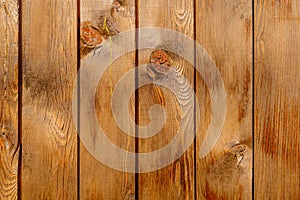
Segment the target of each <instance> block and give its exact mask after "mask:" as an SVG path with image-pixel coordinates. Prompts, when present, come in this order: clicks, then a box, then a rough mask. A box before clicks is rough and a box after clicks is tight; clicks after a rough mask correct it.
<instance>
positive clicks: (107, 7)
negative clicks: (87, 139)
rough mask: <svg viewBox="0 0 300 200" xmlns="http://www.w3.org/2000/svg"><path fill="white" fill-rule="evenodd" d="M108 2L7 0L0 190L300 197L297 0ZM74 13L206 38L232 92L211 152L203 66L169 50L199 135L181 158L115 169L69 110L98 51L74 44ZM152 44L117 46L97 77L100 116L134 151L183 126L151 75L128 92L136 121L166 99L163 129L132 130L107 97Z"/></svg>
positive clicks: (35, 195) (101, 195)
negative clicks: (117, 53)
mask: <svg viewBox="0 0 300 200" xmlns="http://www.w3.org/2000/svg"><path fill="white" fill-rule="evenodd" d="M19 2H20V3H21V5H22V6H21V12H19V14H20V15H21V16H20V17H21V18H20V19H21V27H18V26H19V18H18V3H19ZM112 2H113V1H111V0H81V1H75V0H69V1H59V0H45V1H38V0H25V1H17V0H3V1H1V3H0V25H1V28H0V47H1V48H0V53H1V54H0V96H1V98H0V128H1V132H0V199H5V200H6V199H18V198H19V199H30V200H31V199H126V200H129V199H143V200H144V199H251V198H254V199H298V198H299V196H300V189H299V188H300V164H299V163H300V143H299V133H300V120H299V119H300V117H299V114H300V80H299V77H300V66H299V65H300V64H299V63H300V50H299V49H300V16H299V15H300V14H299V12H300V2H299V1H298V0H291V1H274V0H265V1H262V0H254V1H253V2H251V1H238V0H233V1H229V0H225V1H216V0H213V1H200V0H193V1H189V0H180V1H170V0H158V1H155V2H153V1H148V0H136V1H135V0H127V1H124V0H120V1H119V2H120V4H121V5H120V7H118V5H117V4H112ZM252 3H253V4H254V9H253V11H254V12H252ZM78 11H80V12H78ZM78 15H79V16H78ZM253 18H254V21H253ZM78 20H80V22H81V23H83V22H86V21H88V22H91V23H92V24H93V25H94V26H96V27H97V28H98V29H99V31H100V32H101V34H102V36H103V39H104V40H105V41H109V40H110V39H109V36H110V35H114V34H116V33H118V32H124V31H127V30H133V29H134V28H135V27H161V28H168V29H172V30H176V31H179V32H181V33H184V34H186V35H188V36H189V37H191V38H193V39H196V40H197V42H198V43H199V44H200V45H202V46H203V47H204V48H205V50H206V51H207V53H208V54H209V55H210V56H211V59H212V60H213V61H214V62H215V63H216V66H217V68H218V70H219V71H220V74H221V76H222V79H223V81H224V85H225V89H226V94H227V106H226V109H227V115H226V119H225V126H224V128H223V131H222V135H221V137H220V138H219V140H218V142H217V144H216V146H215V147H214V148H213V149H212V151H211V152H210V153H209V154H208V155H207V157H205V158H201V159H200V158H199V155H198V153H199V149H200V147H201V144H202V141H203V139H204V137H205V134H206V130H207V128H208V126H209V124H210V122H211V112H212V111H211V100H210V93H209V92H208V89H207V86H206V85H205V83H204V81H203V78H202V77H201V75H200V74H197V73H195V70H194V69H193V67H192V66H191V65H190V64H188V63H187V62H186V61H185V60H184V59H182V58H181V57H178V56H176V55H173V54H170V53H169V55H170V56H171V57H172V59H173V60H174V65H175V66H177V67H178V68H182V69H184V70H183V75H184V76H185V78H187V80H188V81H189V82H190V84H191V85H192V86H194V89H195V91H196V95H197V98H198V102H199V104H200V115H201V118H200V123H199V130H198V132H197V135H196V140H195V143H194V144H192V145H191V146H190V148H189V149H188V151H187V152H185V154H184V155H183V156H182V157H181V158H180V159H178V160H176V161H175V162H174V163H173V164H171V165H169V166H167V167H165V168H163V169H160V170H158V171H155V172H150V173H141V174H132V173H125V172H120V171H117V170H114V169H111V168H109V167H107V166H105V165H104V164H102V163H100V162H99V161H98V160H97V159H96V158H94V157H93V156H92V155H91V154H90V153H89V152H88V151H87V149H86V147H85V146H84V145H83V144H82V143H81V142H80V141H79V138H78V135H77V131H76V130H75V126H74V123H73V121H72V116H71V112H72V110H71V101H72V99H71V97H72V92H73V87H74V84H75V77H76V75H77V70H78V66H79V65H78V64H79V63H77V61H78V60H80V62H83V61H84V59H85V58H86V56H87V54H89V53H90V52H92V51H93V48H92V49H87V48H86V47H84V46H83V45H82V42H81V41H80V43H79V44H78V41H79V39H80V35H77V34H78V33H79V31H78V30H77V29H78V28H79V26H78V25H79V24H78V23H77V22H78ZM253 22H254V24H253ZM253 29H254V34H253ZM20 30H21V37H22V38H19V35H18V34H19V31H20ZM140 39H141V38H140ZM253 40H254V43H253ZM19 41H21V45H22V47H20V48H21V49H20V51H19V52H18V47H19V44H20V43H18V42H19ZM127 42H128V41H127ZM129 42H130V41H129ZM132 42H134V41H132ZM176 42H180V41H176ZM253 44H254V46H253ZM80 45H81V46H80ZM137 45H138V43H137ZM162 45H163V44H162ZM79 46H80V48H79V49H78V47H79ZM253 48H254V55H253ZM112 49H113V47H112ZM78 51H80V55H79V56H80V59H78V58H77V56H78V54H77V53H78ZM152 51H153V49H148V50H139V51H136V52H129V53H127V54H125V55H123V56H121V57H120V58H119V59H117V60H116V61H115V62H113V63H111V66H109V67H108V69H107V70H106V71H105V72H104V74H103V77H102V78H101V80H100V82H99V84H98V88H97V93H96V99H95V105H96V114H97V117H98V122H99V125H100V126H101V128H103V130H104V131H105V132H106V135H107V137H108V138H109V139H110V140H111V141H112V142H113V143H114V144H116V145H117V146H119V147H121V148H122V149H126V150H127V151H131V152H137V151H138V152H150V151H153V150H157V149H160V148H162V147H163V146H164V145H166V144H167V143H168V142H170V141H171V140H172V138H173V137H174V135H175V134H176V132H177V130H178V127H179V120H180V118H181V115H182V113H181V110H180V106H179V102H178V101H177V100H176V98H175V95H174V94H172V92H171V91H169V90H168V89H166V88H164V87H160V86H157V85H154V84H149V85H146V86H143V87H142V88H140V89H139V90H138V93H137V94H138V96H137V97H138V99H135V95H134V94H133V95H132V97H131V101H130V104H129V105H128V110H129V113H130V115H131V116H130V117H131V118H132V119H133V120H136V122H137V123H138V124H139V125H147V124H148V123H149V122H150V118H149V113H148V112H149V109H150V107H151V106H152V105H154V104H161V105H163V106H164V107H165V108H166V111H167V112H168V114H167V117H168V118H167V122H166V124H165V126H164V128H163V129H162V131H161V132H159V133H158V134H157V135H156V136H154V137H151V138H148V139H135V138H134V137H131V136H128V135H126V133H124V132H123V131H121V130H120V129H119V128H118V127H117V125H116V123H115V121H114V119H113V116H112V110H111V107H110V101H111V95H112V90H113V89H114V87H115V85H116V83H117V81H118V80H119V79H120V77H121V76H122V75H123V74H124V73H126V72H128V71H129V70H130V69H134V66H135V64H137V65H141V64H146V63H148V62H149V56H150V54H151V52H152ZM20 52H21V54H19V53H20ZM136 55H138V57H136ZM19 56H21V59H22V62H21V63H22V66H18V57H19ZM107 59H110V58H107ZM196 59H197V57H196ZM253 59H254V61H255V62H254V63H252V60H253ZM136 62H137V63H136ZM253 64H254V71H252V70H253V68H252V65H253ZM20 69H21V70H20ZM137 69H138V68H137ZM19 72H22V74H19ZM18 77H22V80H19V79H18ZM21 83H22V85H21V87H18V84H21ZM128 84H134V83H128ZM253 85H254V88H253ZM253 91H254V93H253ZM19 95H22V96H19ZM253 100H254V102H253ZM253 107H254V110H253ZM18 108H21V110H18ZM252 116H254V118H253V117H252ZM156 117H158V118H161V116H159V115H157V116H156ZM20 119H21V120H20ZM253 124H254V127H253ZM253 129H254V130H253ZM19 131H20V132H19ZM253 132H254V140H252V136H253ZM136 134H138V132H137V133H136ZM20 144H21V147H22V148H20ZM252 144H254V146H252ZM253 147H254V149H253ZM19 149H21V150H19ZM19 152H20V154H19ZM253 154H254V158H253V157H252V156H253ZM125 157H126V154H125V155H124V158H125ZM253 159H254V166H252V161H253ZM19 162H20V163H21V164H20V165H18V163H19ZM137 162H138V160H137ZM124 167H125V166H124ZM252 167H254V173H253V174H252ZM252 180H253V184H254V188H252ZM18 186H20V188H18ZM252 191H253V192H254V195H252Z"/></svg>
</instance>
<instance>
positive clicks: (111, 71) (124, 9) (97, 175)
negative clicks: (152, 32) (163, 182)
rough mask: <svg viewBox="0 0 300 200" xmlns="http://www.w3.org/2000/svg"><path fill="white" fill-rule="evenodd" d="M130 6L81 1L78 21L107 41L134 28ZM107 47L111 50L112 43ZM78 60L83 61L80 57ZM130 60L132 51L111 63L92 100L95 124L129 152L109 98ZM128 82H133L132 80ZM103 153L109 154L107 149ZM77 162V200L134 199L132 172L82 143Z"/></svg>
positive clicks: (130, 143)
mask: <svg viewBox="0 0 300 200" xmlns="http://www.w3.org/2000/svg"><path fill="white" fill-rule="evenodd" d="M134 8H135V4H134V1H132V0H130V1H126V5H122V6H121V7H120V8H119V9H118V10H115V9H114V8H113V6H112V1H110V0H104V1H103V0H88V1H81V5H80V15H81V17H80V20H81V23H84V22H91V23H92V24H93V25H94V26H95V27H96V28H97V29H98V30H99V31H100V32H101V34H102V36H103V37H104V40H106V41H108V42H109V41H110V39H109V37H110V35H111V34H116V33H117V32H124V31H127V30H132V29H134V28H135V18H134V17H135V10H134ZM104 21H106V23H104ZM105 24H106V25H107V27H106V26H105ZM107 30H108V31H107ZM127 42H130V41H127ZM132 42H134V40H133V41H132ZM111 48H112V50H113V49H114V46H112V47H111ZM81 53H84V52H81ZM108 59H110V58H108ZM82 62H84V58H83V59H82ZM134 62H135V52H132V53H127V54H125V55H124V56H121V57H120V58H119V59H117V60H116V61H115V62H113V63H111V65H110V66H109V67H108V68H107V70H106V71H105V72H104V74H103V76H102V77H101V79H100V81H99V84H98V88H97V92H96V99H95V104H96V113H97V117H98V123H99V125H100V126H101V128H102V129H103V131H104V132H105V134H106V136H107V137H108V138H109V139H110V140H111V141H112V142H113V143H114V144H116V145H118V146H119V147H121V148H122V149H125V150H127V151H132V152H134V151H135V140H134V137H130V136H128V135H126V133H124V132H122V130H120V129H119V128H118V126H117V125H116V123H115V121H114V118H113V115H112V107H111V98H112V91H113V89H114V88H115V85H116V83H117V81H118V80H119V79H120V77H121V76H122V75H124V73H126V72H127V71H128V70H130V69H133V67H134ZM128 84H133V85H134V82H130V83H128ZM133 95H134V94H133ZM131 100H132V101H131V103H130V105H128V108H129V110H130V113H131V117H132V118H133V120H134V113H135V110H134V109H135V100H134V97H133V98H132V99H131ZM105 153H107V154H109V153H110V152H105ZM124 158H126V154H124ZM79 164H80V183H79V184H80V198H81V199H125V200H132V199H135V198H134V196H135V175H134V174H131V173H126V172H119V171H117V170H115V169H112V168H110V167H107V166H105V165H104V164H102V163H101V162H99V161H98V160H97V159H96V158H94V157H93V156H92V155H91V154H90V153H89V152H88V151H87V149H86V147H84V145H83V144H82V143H81V145H80V163H79ZM124 168H125V162H124Z"/></svg>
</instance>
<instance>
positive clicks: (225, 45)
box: [196, 0, 253, 199]
mask: <svg viewBox="0 0 300 200" xmlns="http://www.w3.org/2000/svg"><path fill="white" fill-rule="evenodd" d="M196 16H197V18H196V33H197V35H196V37H197V42H199V43H200V44H201V45H202V46H203V47H204V48H205V49H206V50H207V52H208V54H209V55H210V56H211V58H212V60H213V61H214V62H215V63H216V66H217V68H218V69H219V71H220V73H221V76H222V79H223V82H224V85H225V90H226V95H227V102H226V104H227V106H226V109H227V115H226V118H225V124H224V128H223V131H222V135H221V136H220V138H219V140H218V142H217V143H216V145H215V147H214V148H213V149H212V151H211V152H210V153H209V154H208V156H207V157H205V158H203V159H197V170H196V172H197V179H196V186H197V187H196V188H197V199H251V197H252V189H251V188H252V76H253V74H252V6H251V1H237V0H234V1H231V0H230V1H229V0H228V1H197V5H196ZM197 59H198V58H197ZM196 83H197V88H196V91H197V97H198V101H199V102H200V104H201V106H200V109H201V123H200V128H199V131H198V133H197V146H196V149H197V150H196V153H197V158H198V153H199V152H198V151H199V149H200V147H201V144H202V141H203V137H204V136H205V134H206V131H207V128H208V124H209V123H210V121H211V107H210V106H211V102H210V94H209V93H208V90H207V88H206V86H205V84H204V83H203V80H202V78H201V76H197V79H196Z"/></svg>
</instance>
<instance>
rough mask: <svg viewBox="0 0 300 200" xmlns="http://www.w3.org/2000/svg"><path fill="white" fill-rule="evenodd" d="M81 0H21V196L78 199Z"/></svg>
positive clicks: (27, 197) (26, 197)
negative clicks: (75, 117)
mask: <svg viewBox="0 0 300 200" xmlns="http://www.w3.org/2000/svg"><path fill="white" fill-rule="evenodd" d="M76 13H77V1H75V0H69V1H60V0H54V1H53V0H46V1H38V0H33V1H32V0H28V1H27V0H26V1H22V56H23V57H22V62H23V66H22V67H23V97H22V104H23V107H22V122H23V123H22V143H23V146H22V177H21V179H22V182H21V184H22V188H21V193H22V199H77V132H76V130H75V127H74V125H73V121H72V117H71V97H72V91H73V86H74V80H75V77H76V73H77V34H76V33H77V19H76V16H77V14H76Z"/></svg>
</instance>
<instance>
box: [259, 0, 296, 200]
mask: <svg viewBox="0 0 300 200" xmlns="http://www.w3.org/2000/svg"><path fill="white" fill-rule="evenodd" d="M254 12H255V15H254V16H255V18H254V19H255V35H254V38H255V77H254V78H255V95H254V97H255V99H254V100H255V109H254V113H255V118H254V120H255V121H254V123H255V135H254V139H255V140H254V141H255V142H254V147H255V151H254V158H255V160H254V191H255V193H254V197H255V199H299V196H300V141H299V138H300V2H299V1H297V0H292V1H255V10H254Z"/></svg>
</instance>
